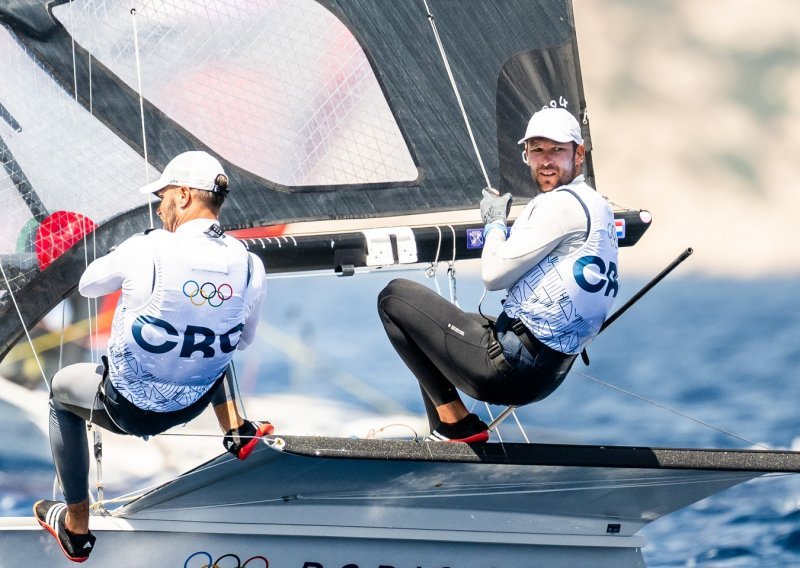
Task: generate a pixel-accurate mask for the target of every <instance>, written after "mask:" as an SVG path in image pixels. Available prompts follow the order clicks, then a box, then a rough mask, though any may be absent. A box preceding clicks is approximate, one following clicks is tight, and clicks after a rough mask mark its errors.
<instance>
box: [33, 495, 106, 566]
mask: <svg viewBox="0 0 800 568" xmlns="http://www.w3.org/2000/svg"><path fill="white" fill-rule="evenodd" d="M33 516H34V517H36V520H37V521H39V524H40V525H42V526H43V527H44V528H46V529H47V531H48V532H49V533H50V534H51V535H53V536H54V537H55V539H56V541H57V542H58V545H59V546H60V547H61V552H63V553H64V556H66V557H67V558H69V559H70V560H72V561H73V562H84V561H85V560H86V559H87V558H89V554H90V553H91V552H92V550H94V541H95V538H94V535H93V534H92V533H91V531H90V532H89V534H72V533H71V532H69V531H68V530H67V526H66V519H67V505H66V503H62V502H61V501H47V500H42V501H37V502H36V503H34V504H33Z"/></svg>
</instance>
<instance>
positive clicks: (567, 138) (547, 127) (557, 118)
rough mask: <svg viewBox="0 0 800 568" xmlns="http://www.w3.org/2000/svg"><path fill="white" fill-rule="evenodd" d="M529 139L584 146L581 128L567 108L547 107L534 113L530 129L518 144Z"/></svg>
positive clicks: (529, 125)
mask: <svg viewBox="0 0 800 568" xmlns="http://www.w3.org/2000/svg"><path fill="white" fill-rule="evenodd" d="M529 138H547V139H548V140H552V141H553V142H562V143H563V142H575V143H576V144H583V138H581V127H580V125H579V124H578V121H577V120H576V119H575V117H574V116H572V113H571V112H569V111H568V110H567V109H565V108H552V107H547V108H543V109H542V110H540V111H538V112H535V113H533V116H532V117H531V119H530V121H529V122H528V128H527V130H525V136H523V137H522V138H521V139H520V141H519V142H517V144H522V143H524V142H525V140H528V139H529Z"/></svg>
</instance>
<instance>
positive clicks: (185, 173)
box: [139, 151, 225, 193]
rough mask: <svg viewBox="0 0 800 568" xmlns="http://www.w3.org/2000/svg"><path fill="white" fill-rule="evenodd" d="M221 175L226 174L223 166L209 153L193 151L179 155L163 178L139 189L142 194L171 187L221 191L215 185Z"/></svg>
mask: <svg viewBox="0 0 800 568" xmlns="http://www.w3.org/2000/svg"><path fill="white" fill-rule="evenodd" d="M219 174H223V175H224V174H225V170H223V169H222V164H220V163H219V160H217V159H216V158H215V157H214V156H212V155H211V154H209V153H208V152H202V151H191V152H184V153H183V154H178V155H177V156H175V157H174V158H172V160H171V161H170V163H169V164H167V167H166V168H164V172H163V173H162V174H161V177H160V178H158V179H157V180H156V181H154V182H152V183H148V184H147V185H145V186H142V187H141V188H139V191H140V192H141V193H156V192H157V191H160V190H162V189H164V188H165V187H167V186H169V185H177V186H184V185H185V186H186V187H191V188H194V189H204V190H206V191H212V192H216V191H220V188H219V186H218V185H217V184H216V183H215V180H216V179H217V176H218V175H219Z"/></svg>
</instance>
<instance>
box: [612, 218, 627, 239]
mask: <svg viewBox="0 0 800 568" xmlns="http://www.w3.org/2000/svg"><path fill="white" fill-rule="evenodd" d="M614 227H615V228H616V229H617V239H624V238H625V219H614Z"/></svg>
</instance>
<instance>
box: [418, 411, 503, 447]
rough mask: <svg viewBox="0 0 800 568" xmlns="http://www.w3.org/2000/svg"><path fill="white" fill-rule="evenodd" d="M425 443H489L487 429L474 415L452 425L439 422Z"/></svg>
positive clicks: (469, 415) (468, 415)
mask: <svg viewBox="0 0 800 568" xmlns="http://www.w3.org/2000/svg"><path fill="white" fill-rule="evenodd" d="M425 441H426V442H466V443H467V444H471V443H483V442H488V441H489V427H488V426H487V425H486V423H485V422H484V421H483V420H481V419H480V418H478V416H477V415H476V414H467V415H466V416H465V417H464V418H462V419H461V420H459V421H458V422H455V423H453V424H448V423H447V422H440V423H439V425H438V426H437V427H436V428H435V429H434V430H433V431H432V432H431V435H430V436H428V437H427V438H425Z"/></svg>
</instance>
